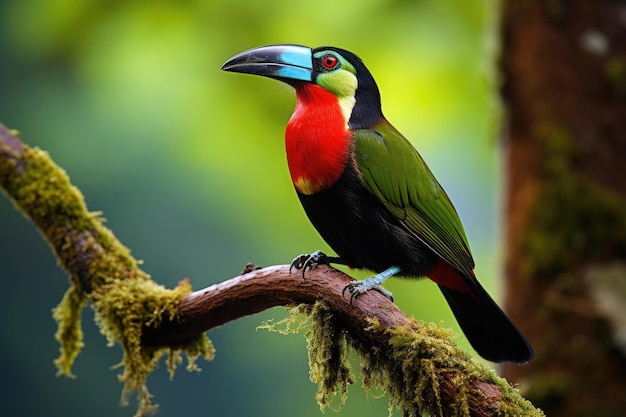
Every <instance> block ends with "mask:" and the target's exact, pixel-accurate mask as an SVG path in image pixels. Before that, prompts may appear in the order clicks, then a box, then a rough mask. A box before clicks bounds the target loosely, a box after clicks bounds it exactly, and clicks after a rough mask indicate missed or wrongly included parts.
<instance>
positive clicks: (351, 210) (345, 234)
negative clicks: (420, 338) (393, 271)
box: [298, 163, 437, 276]
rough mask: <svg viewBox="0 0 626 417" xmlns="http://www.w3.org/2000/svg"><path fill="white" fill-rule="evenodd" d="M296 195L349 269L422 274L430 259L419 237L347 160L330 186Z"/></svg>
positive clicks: (409, 274) (431, 255)
mask: <svg viewBox="0 0 626 417" xmlns="http://www.w3.org/2000/svg"><path fill="white" fill-rule="evenodd" d="M298 197H299V198H300V202H301V203H302V206H303V207H304V210H305V212H306V214H307V216H308V217H309V220H310V221H311V223H312V224H313V226H314V227H315V228H316V229H317V231H318V232H319V233H320V235H321V236H322V238H323V239H324V240H325V241H326V242H327V243H328V244H329V245H330V247H331V248H333V250H334V251H335V252H336V253H337V255H339V256H340V257H341V258H343V259H344V260H345V261H346V262H347V263H348V264H349V265H350V266H352V267H354V268H365V269H370V270H372V271H375V272H381V271H383V270H385V269H387V268H389V267H391V266H399V267H400V268H402V271H403V272H402V273H400V274H399V275H408V276H422V275H423V274H424V272H425V271H427V270H428V269H430V268H431V267H432V266H433V265H434V263H435V262H436V259H437V258H436V255H435V254H434V253H433V252H432V251H431V250H430V249H428V247H427V246H426V245H424V243H423V242H422V241H421V240H420V238H419V237H418V236H416V235H415V233H413V232H412V231H410V230H408V228H406V227H405V226H404V225H403V224H402V223H401V222H400V221H399V220H398V219H397V218H395V217H394V216H393V215H392V214H391V213H390V212H389V211H388V210H387V209H386V208H385V206H384V204H383V203H381V202H380V201H379V200H378V199H376V197H375V196H374V195H373V194H372V193H371V192H370V191H369V190H368V189H367V188H366V187H365V185H363V183H362V182H361V179H360V178H359V174H358V172H357V171H356V168H355V166H354V164H352V163H348V165H347V167H346V169H345V170H344V172H343V173H342V174H341V176H340V177H339V179H338V180H337V181H336V182H335V183H334V184H333V185H332V186H331V187H330V188H328V189H326V190H323V191H320V192H318V193H315V194H312V195H304V194H300V193H298Z"/></svg>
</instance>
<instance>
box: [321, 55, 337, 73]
mask: <svg viewBox="0 0 626 417" xmlns="http://www.w3.org/2000/svg"><path fill="white" fill-rule="evenodd" d="M338 63H339V60H338V59H337V57H336V56H335V55H331V54H328V55H324V57H323V58H322V65H323V66H324V68H326V69H333V68H335V67H336V66H337V64H338Z"/></svg>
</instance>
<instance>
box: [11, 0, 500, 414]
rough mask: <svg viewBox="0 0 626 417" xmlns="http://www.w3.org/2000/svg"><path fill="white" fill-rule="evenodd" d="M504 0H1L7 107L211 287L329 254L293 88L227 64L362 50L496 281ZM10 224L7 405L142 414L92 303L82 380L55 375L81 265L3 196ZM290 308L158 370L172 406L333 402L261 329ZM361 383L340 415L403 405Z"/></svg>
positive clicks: (397, 291)
mask: <svg viewBox="0 0 626 417" xmlns="http://www.w3.org/2000/svg"><path fill="white" fill-rule="evenodd" d="M495 3H496V1H495V0H484V1H471V2H459V1H455V0H445V1H443V0H419V1H406V0H405V1H401V0H395V1H374V0H358V1H356V0H351V1H343V2H338V1H336V0H318V1H316V2H293V1H287V0H282V1H275V2H259V1H256V0H237V1H218V0H202V1H201V0H198V1H159V0H154V1H149V2H148V1H103V0H100V1H98V0H53V1H43V0H0V97H1V100H0V121H1V122H3V123H4V124H6V125H7V126H8V127H10V128H15V129H18V130H20V132H21V135H22V138H23V140H24V141H26V142H27V143H29V144H30V145H36V146H39V147H41V148H43V149H46V150H47V151H49V153H50V155H51V156H52V158H53V159H54V160H55V161H56V162H57V163H58V164H59V165H61V166H62V167H63V168H64V169H65V170H66V171H67V172H68V174H69V175H70V177H71V178H72V181H73V182H74V184H75V185H77V186H78V187H79V188H80V189H81V190H82V192H83V193H84V194H85V198H86V200H87V203H88V206H89V208H90V209H91V210H100V211H103V212H104V217H106V218H107V219H108V222H107V224H108V226H109V227H110V228H111V229H112V230H113V231H114V232H115V233H116V235H117V236H118V237H119V238H120V239H121V240H122V242H124V243H125V244H126V245H128V246H129V247H130V248H131V249H132V251H133V254H134V255H135V256H136V257H137V258H139V259H143V260H144V262H145V263H144V269H145V270H146V271H148V272H149V273H150V274H151V275H152V276H153V278H154V279H155V280H156V281H158V282H160V283H162V284H164V285H165V286H168V287H172V286H174V285H176V283H177V282H178V281H179V280H181V279H182V278H184V277H189V278H190V279H191V282H192V284H193V286H194V288H196V289H199V288H202V287H205V286H208V285H210V284H212V283H215V282H219V281H222V280H225V279H228V278H230V277H232V276H234V275H237V274H238V272H239V271H240V270H241V268H242V267H243V265H244V264H245V263H246V262H247V261H252V262H254V263H256V264H258V265H271V264H281V263H288V262H290V261H291V259H292V258H293V257H294V256H295V255H297V254H299V253H302V252H310V251H313V250H315V249H327V247H326V245H325V244H324V243H323V242H322V241H321V239H320V238H319V237H318V235H317V234H316V232H315V231H314V229H313V228H312V226H310V225H309V223H308V221H307V219H306V217H305V215H304V213H303V211H302V209H301V208H300V206H299V203H298V201H297V198H296V195H295V193H294V191H293V189H292V186H291V184H290V181H289V175H288V173H287V167H286V161H285V155H284V149H283V133H284V128H285V125H286V123H287V120H288V119H289V116H290V114H291V110H292V108H293V103H294V98H293V93H292V92H290V91H289V88H287V87H284V86H283V85H281V84H279V83H278V82H276V81H272V80H267V79H261V78H258V77H249V76H243V75H239V74H228V73H224V72H221V71H220V70H219V68H220V65H221V64H222V63H223V62H224V61H225V60H226V59H227V58H229V57H230V56H232V55H234V54H236V53H238V52H240V51H242V50H245V49H248V48H251V47H254V46H259V45H263V44H271V43H299V44H304V45H308V46H312V47H315V46H320V45H334V46H340V47H343V48H346V49H349V50H351V51H353V52H355V53H357V54H358V55H360V56H361V58H362V59H363V60H364V61H365V63H366V64H367V65H368V67H369V69H370V70H371V72H372V73H373V74H374V77H375V78H376V79H377V81H378V84H379V87H380V89H381V92H382V97H383V108H384V111H385V115H386V116H387V118H388V119H389V120H390V121H391V122H392V123H393V124H394V125H395V126H396V127H397V128H398V129H399V130H400V131H402V132H403V133H404V134H405V135H406V136H407V137H408V138H409V139H410V140H412V141H413V143H414V144H415V145H416V147H417V148H418V149H419V150H420V152H421V153H422V155H423V156H424V158H425V159H426V160H427V161H428V163H429V165H430V167H431V169H432V170H433V171H434V172H435V174H436V175H437V177H438V178H439V180H440V182H441V183H442V185H443V186H444V187H445V188H446V190H447V191H448V193H449V194H450V196H451V198H452V200H453V202H454V203H455V205H456V207H457V210H458V211H459V214H460V216H461V218H462V220H463V222H464V224H465V227H466V230H467V233H468V236H469V239H470V243H471V245H472V248H473V252H474V256H475V258H476V260H477V274H478V276H479V278H480V279H481V281H482V282H483V283H484V284H485V285H486V286H487V288H489V289H490V290H491V291H492V293H497V290H498V272H499V263H498V262H499V240H500V239H499V238H500V236H499V234H500V231H499V228H498V227H499V207H498V204H499V199H498V189H499V183H498V175H499V169H498V159H497V146H496V144H495V136H496V134H497V129H498V126H497V122H498V111H499V108H498V104H497V100H496V99H495V88H496V77H495V76H494V65H495V64H494V57H495V53H496V46H497V38H496V37H497V33H496V29H497V22H496V19H497V10H496V4H495ZM0 233H1V235H0V236H1V239H0V278H1V285H2V290H1V291H0V316H1V317H2V318H3V324H2V325H1V326H0V369H2V376H1V378H2V382H3V384H2V388H0V400H1V401H0V413H1V414H3V415H7V416H8V415H12V416H13V415H15V416H40V415H41V416H69V415H72V416H73V415H90V416H111V415H120V416H131V415H133V413H134V410H135V408H134V407H135V403H134V402H133V403H131V406H130V407H127V408H120V405H119V395H120V391H121V385H120V383H119V382H118V381H117V374H118V373H119V370H112V369H111V367H112V366H114V365H115V364H117V363H118V362H119V360H120V358H121V352H120V349H119V347H118V346H115V347H112V348H111V347H106V346H105V340H104V338H103V337H102V336H101V335H100V334H99V333H98V331H97V329H96V328H95V326H94V324H93V314H92V312H91V311H90V310H89V309H86V311H85V314H84V329H85V332H86V336H85V337H86V339H85V340H86V347H85V349H84V350H83V352H82V354H81V355H80V356H79V357H78V359H77V361H76V364H75V367H74V372H75V374H76V375H77V379H67V378H56V377H55V371H56V370H55V368H54V365H53V363H52V361H53V359H54V358H55V357H56V356H57V351H58V346H57V344H56V342H55V341H54V338H53V335H54V332H55V323H54V322H53V320H52V318H51V309H52V308H53V307H54V306H55V305H56V304H57V303H58V301H59V300H60V299H61V297H62V295H63V293H64V291H65V289H66V288H67V277H66V274H65V273H64V272H63V271H62V270H60V269H59V268H58V267H57V266H56V261H55V259H54V257H53V255H52V254H51V252H50V250H49V248H48V247H47V246H46V244H45V243H44V241H43V240H42V239H41V237H40V236H39V235H38V233H37V231H36V230H35V229H34V227H33V226H32V225H31V224H30V223H29V221H28V220H26V219H24V218H23V217H22V215H21V214H20V213H19V212H17V211H16V210H15V209H14V208H13V207H12V205H11V203H10V202H9V200H8V199H7V198H4V197H2V198H0ZM353 275H355V276H358V277H364V276H365V274H362V273H355V274H353ZM386 286H387V288H389V289H390V290H391V291H392V292H393V293H394V295H395V299H396V303H397V304H398V305H399V306H400V307H401V308H402V309H403V310H404V311H406V312H407V313H408V314H410V315H414V316H415V317H417V318H420V319H424V320H429V321H435V322H439V321H440V320H443V321H444V323H445V325H446V326H450V327H454V328H455V329H457V331H458V327H457V326H456V323H455V322H454V319H453V317H452V315H451V313H450V311H449V309H448V307H447V305H446V304H445V302H444V300H443V298H442V297H441V295H440V294H439V292H438V290H437V289H436V286H435V285H433V284H432V283H429V282H427V281H423V280H422V281H402V280H397V279H395V280H393V279H392V280H390V281H389V282H388V284H386ZM284 315H285V313H284V310H282V309H273V310H271V311H267V312H265V313H263V314H260V315H256V316H253V317H248V318H245V319H242V320H239V321H237V322H234V323H230V324H228V325H226V326H224V327H222V328H220V329H217V330H214V331H212V332H210V334H209V336H210V337H211V338H212V340H213V341H214V343H215V345H216V348H217V357H216V359H215V360H214V361H213V362H210V363H203V362H201V363H200V366H201V368H202V372H201V373H199V374H195V373H193V374H190V373H187V372H185V371H184V370H182V369H181V370H179V371H178V372H177V374H176V375H175V377H174V380H173V381H170V380H169V379H168V375H167V372H166V369H165V366H164V365H162V366H161V367H160V369H159V370H158V371H157V372H156V373H155V374H153V375H152V376H151V377H150V379H149V381H148V384H149V388H150V390H151V392H152V393H153V394H154V395H155V397H156V398H155V401H156V402H158V403H159V404H160V409H159V412H158V415H159V416H188V417H191V416H208V415H220V416H250V415H255V416H266V415H267V416H269V415H272V416H291V415H298V416H319V415H320V411H319V409H318V406H317V404H316V403H315V401H314V392H315V386H314V385H313V384H312V383H311V382H310V381H309V379H308V367H307V355H306V350H305V341H304V338H303V337H302V336H301V335H292V336H280V335H277V334H272V333H268V332H265V331H256V330H255V329H256V326H257V325H258V324H260V323H261V321H262V320H263V319H267V318H281V317H283V316H284ZM458 340H459V343H461V344H462V345H463V346H467V343H466V341H465V339H464V338H463V337H462V336H461V335H460V336H459V337H458ZM359 386H360V382H359V383H357V384H356V385H355V386H354V387H352V388H351V390H350V395H349V398H348V402H347V404H346V406H345V407H344V408H343V409H342V410H341V411H340V413H339V415H341V416H357V415H358V416H385V415H387V400H386V398H378V394H379V393H369V394H365V393H363V391H362V390H361V389H360V387H359ZM327 413H328V411H327ZM330 413H332V411H331V412H330Z"/></svg>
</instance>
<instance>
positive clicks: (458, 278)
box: [426, 259, 472, 293]
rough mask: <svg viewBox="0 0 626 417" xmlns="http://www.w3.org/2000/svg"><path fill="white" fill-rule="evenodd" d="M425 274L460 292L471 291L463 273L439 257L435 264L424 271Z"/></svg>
mask: <svg viewBox="0 0 626 417" xmlns="http://www.w3.org/2000/svg"><path fill="white" fill-rule="evenodd" d="M426 276H427V277H428V278H430V279H431V280H433V281H435V282H436V283H437V284H439V285H443V286H444V287H447V288H450V289H453V290H457V291H461V292H469V293H471V292H472V291H471V290H470V288H469V287H468V285H467V283H466V282H465V278H463V275H461V273H460V272H459V271H457V270H456V269H455V268H454V267H453V266H452V265H450V264H449V263H448V262H446V261H444V260H443V259H439V260H438V261H437V263H436V264H435V266H434V267H432V268H431V269H430V271H428V272H426Z"/></svg>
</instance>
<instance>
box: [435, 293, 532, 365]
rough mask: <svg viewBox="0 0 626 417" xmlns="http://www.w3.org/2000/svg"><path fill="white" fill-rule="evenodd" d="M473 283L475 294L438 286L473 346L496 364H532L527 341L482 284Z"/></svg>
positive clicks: (530, 349) (530, 351)
mask: <svg viewBox="0 0 626 417" xmlns="http://www.w3.org/2000/svg"><path fill="white" fill-rule="evenodd" d="M474 282H475V284H476V285H472V291H473V292H474V294H471V293H469V292H462V291H457V290H453V289H450V288H447V287H444V286H442V285H439V288H440V289H441V292H442V293H443V295H444V297H445V298H446V301H448V304H449V305H450V308H451V309H452V312H453V313H454V317H455V318H456V320H457V322H458V323H459V325H460V326H461V329H463V333H465V336H466V337H467V339H468V340H469V342H470V344H471V345H472V347H473V348H474V349H475V350H476V352H478V354H479V355H480V356H482V357H483V358H485V359H487V360H490V361H493V362H514V363H526V362H528V361H530V360H531V359H532V358H533V356H534V352H533V348H532V347H531V346H530V344H529V343H528V341H527V340H526V338H525V337H524V336H523V335H522V334H521V332H520V331H519V330H518V329H517V327H515V325H514V324H513V323H512V322H511V320H510V319H509V318H508V317H507V316H506V314H504V312H503V311H502V310H501V309H500V307H498V305H497V304H496V303H495V301H493V299H492V298H491V297H490V296H489V294H488V293H487V292H486V291H485V290H484V289H483V288H482V287H481V286H480V284H478V282H476V281H474Z"/></svg>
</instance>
